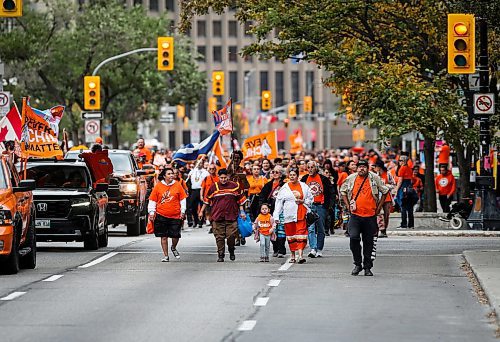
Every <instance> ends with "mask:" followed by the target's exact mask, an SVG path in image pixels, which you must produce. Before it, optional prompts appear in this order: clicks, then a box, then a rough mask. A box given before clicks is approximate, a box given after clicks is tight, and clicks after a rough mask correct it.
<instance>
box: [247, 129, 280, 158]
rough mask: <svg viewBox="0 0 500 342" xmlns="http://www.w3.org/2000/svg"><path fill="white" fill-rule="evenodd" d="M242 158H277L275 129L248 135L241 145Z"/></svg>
mask: <svg viewBox="0 0 500 342" xmlns="http://www.w3.org/2000/svg"><path fill="white" fill-rule="evenodd" d="M241 152H242V153H243V160H254V159H259V158H268V159H271V160H272V159H274V158H278V139H277V134H276V130H275V129H274V130H272V131H269V132H266V133H262V134H258V135H254V136H251V137H248V138H246V139H245V141H244V142H243V145H242V147H241Z"/></svg>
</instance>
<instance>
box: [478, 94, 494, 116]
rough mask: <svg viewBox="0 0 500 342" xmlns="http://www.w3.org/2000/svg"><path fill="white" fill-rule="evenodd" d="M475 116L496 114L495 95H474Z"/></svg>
mask: <svg viewBox="0 0 500 342" xmlns="http://www.w3.org/2000/svg"><path fill="white" fill-rule="evenodd" d="M474 114H479V115H481V114H495V94H491V93H489V94H474Z"/></svg>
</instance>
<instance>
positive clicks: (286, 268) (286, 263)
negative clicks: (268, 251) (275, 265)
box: [278, 258, 293, 271]
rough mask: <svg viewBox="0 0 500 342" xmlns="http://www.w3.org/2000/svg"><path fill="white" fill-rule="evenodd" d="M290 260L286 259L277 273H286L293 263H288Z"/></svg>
mask: <svg viewBox="0 0 500 342" xmlns="http://www.w3.org/2000/svg"><path fill="white" fill-rule="evenodd" d="M290 260H291V258H289V259H287V260H286V262H285V263H284V264H283V265H281V267H280V268H279V269H278V270H279V271H286V270H288V269H289V268H290V267H292V265H293V263H291V262H290Z"/></svg>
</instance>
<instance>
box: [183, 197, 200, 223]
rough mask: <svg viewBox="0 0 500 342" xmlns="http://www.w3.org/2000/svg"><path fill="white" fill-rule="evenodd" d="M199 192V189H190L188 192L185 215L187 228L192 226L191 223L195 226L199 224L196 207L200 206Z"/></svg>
mask: <svg viewBox="0 0 500 342" xmlns="http://www.w3.org/2000/svg"><path fill="white" fill-rule="evenodd" d="M200 191H201V189H191V191H190V192H189V197H188V199H187V213H186V214H187V220H188V225H189V226H191V225H193V222H194V225H195V226H197V225H198V223H200V222H199V219H198V207H199V205H200V204H201V199H200Z"/></svg>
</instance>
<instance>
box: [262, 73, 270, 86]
mask: <svg viewBox="0 0 500 342" xmlns="http://www.w3.org/2000/svg"><path fill="white" fill-rule="evenodd" d="M263 90H270V89H269V79H268V77H267V71H261V72H260V91H263Z"/></svg>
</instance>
